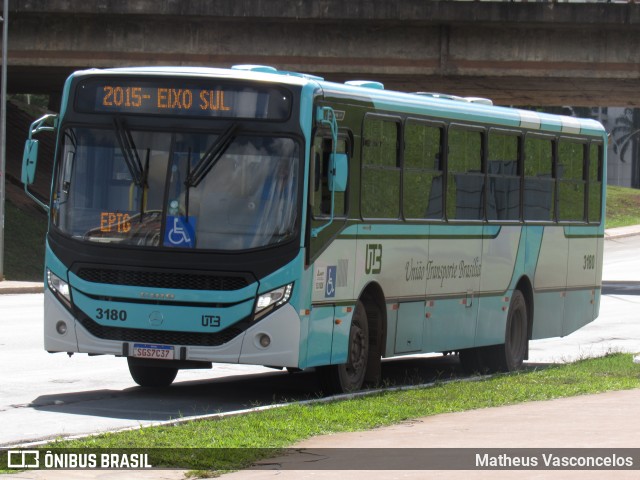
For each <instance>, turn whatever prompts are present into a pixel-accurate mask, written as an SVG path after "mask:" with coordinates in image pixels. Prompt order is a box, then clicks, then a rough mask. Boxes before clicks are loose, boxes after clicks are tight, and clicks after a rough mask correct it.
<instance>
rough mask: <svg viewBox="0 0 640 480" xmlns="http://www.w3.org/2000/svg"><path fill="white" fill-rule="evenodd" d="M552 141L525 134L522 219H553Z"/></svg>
mask: <svg viewBox="0 0 640 480" xmlns="http://www.w3.org/2000/svg"><path fill="white" fill-rule="evenodd" d="M555 184H556V182H555V179H554V178H553V141H552V140H551V139H549V138H538V137H532V136H527V138H526V139H525V142H524V219H525V221H528V220H533V221H547V222H550V221H553V220H554V219H555V207H554V206H555V190H556V189H555Z"/></svg>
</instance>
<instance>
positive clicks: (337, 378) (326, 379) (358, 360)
mask: <svg viewBox="0 0 640 480" xmlns="http://www.w3.org/2000/svg"><path fill="white" fill-rule="evenodd" d="M368 360H369V324H368V321H367V312H366V310H365V308H364V305H363V304H362V302H360V301H358V302H357V303H356V308H355V310H354V312H353V316H352V317H351V327H350V329H349V348H348V351H347V363H343V364H341V365H328V366H325V367H322V368H320V369H319V375H320V382H321V383H322V389H323V391H324V393H325V394H336V393H348V392H355V391H357V390H360V389H361V388H362V385H363V383H364V379H365V374H366V372H367V364H368Z"/></svg>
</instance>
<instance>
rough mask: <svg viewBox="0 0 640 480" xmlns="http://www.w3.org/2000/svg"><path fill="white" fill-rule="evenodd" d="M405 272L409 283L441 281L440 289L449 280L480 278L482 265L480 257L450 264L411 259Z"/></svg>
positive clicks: (406, 265)
mask: <svg viewBox="0 0 640 480" xmlns="http://www.w3.org/2000/svg"><path fill="white" fill-rule="evenodd" d="M404 270H405V281H407V282H415V281H427V282H428V281H429V280H440V287H443V286H444V284H445V282H446V281H448V280H456V279H458V280H459V279H463V278H477V277H479V276H480V274H481V273H482V263H481V262H480V258H479V257H475V258H474V259H473V260H471V261H469V260H459V261H458V260H454V261H452V262H449V263H436V262H435V261H433V260H428V261H427V263H426V264H425V263H423V261H422V260H416V259H414V258H411V259H409V260H408V261H407V262H406V264H405V267H404Z"/></svg>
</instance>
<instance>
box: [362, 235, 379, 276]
mask: <svg viewBox="0 0 640 480" xmlns="http://www.w3.org/2000/svg"><path fill="white" fill-rule="evenodd" d="M364 271H365V273H366V274H367V275H370V274H373V275H376V274H378V273H380V272H381V271H382V244H380V243H369V244H367V250H366V258H365V263H364Z"/></svg>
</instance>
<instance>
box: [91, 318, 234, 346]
mask: <svg viewBox="0 0 640 480" xmlns="http://www.w3.org/2000/svg"><path fill="white" fill-rule="evenodd" d="M80 323H81V324H82V326H83V327H84V328H86V329H87V330H88V331H89V333H91V335H93V336H94V337H98V338H101V339H103V340H117V341H121V342H139V343H159V344H164V345H195V346H202V347H217V346H220V345H223V344H225V343H227V342H230V341H231V340H233V339H234V338H236V337H237V336H238V335H240V334H241V333H242V332H244V330H245V329H246V326H244V325H239V324H236V325H234V326H232V327H229V328H226V329H224V330H223V331H221V332H217V333H202V332H171V331H157V330H143V329H139V328H121V327H105V326H103V325H100V324H98V323H96V322H94V321H93V320H91V319H90V318H88V317H86V316H84V315H82V318H80ZM243 327H244V328H243Z"/></svg>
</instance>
